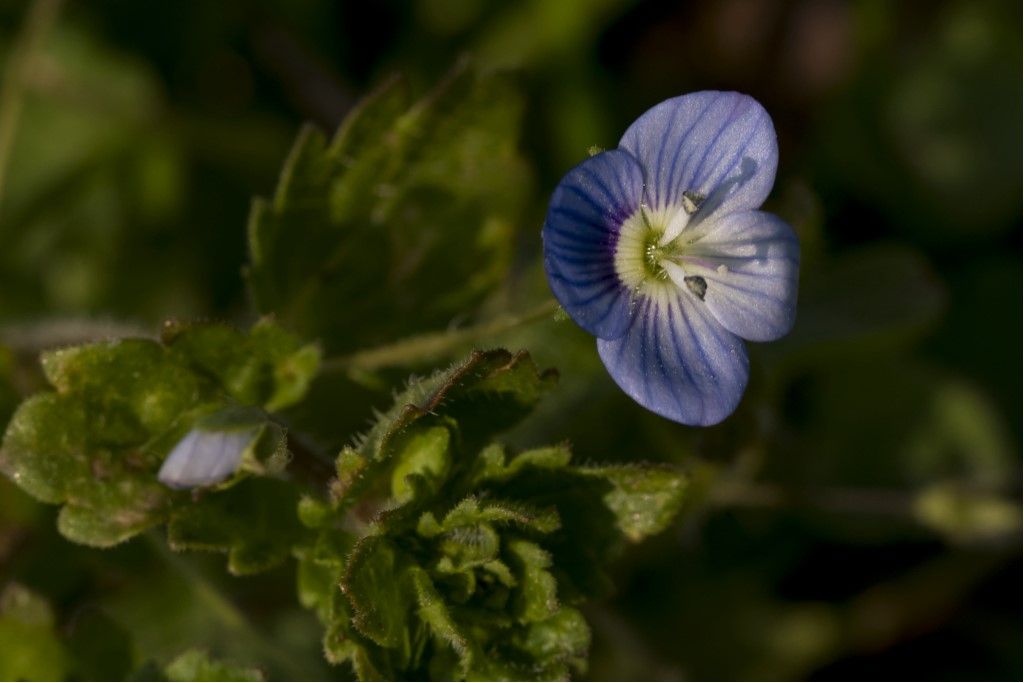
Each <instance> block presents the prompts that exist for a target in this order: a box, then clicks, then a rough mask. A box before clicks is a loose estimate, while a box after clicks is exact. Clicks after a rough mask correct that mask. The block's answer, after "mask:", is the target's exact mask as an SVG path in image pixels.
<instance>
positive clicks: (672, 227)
mask: <svg viewBox="0 0 1024 683" xmlns="http://www.w3.org/2000/svg"><path fill="white" fill-rule="evenodd" d="M689 223H690V214H688V213H686V211H676V215H674V216H672V220H670V221H669V222H668V225H666V226H665V232H663V233H661V239H659V240H658V246H661V247H663V246H665V245H666V244H670V243H672V241H673V240H675V238H677V237H679V235H681V234H682V232H683V230H685V229H686V226H687V225H689Z"/></svg>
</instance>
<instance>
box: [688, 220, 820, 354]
mask: <svg viewBox="0 0 1024 683" xmlns="http://www.w3.org/2000/svg"><path fill="white" fill-rule="evenodd" d="M682 265H683V267H684V268H685V270H686V272H687V274H688V275H691V276H699V277H703V278H704V280H705V282H706V283H707V291H706V294H705V297H704V302H705V303H706V304H707V307H708V309H709V310H710V311H711V313H712V315H714V316H715V318H716V319H717V320H718V321H719V322H720V323H722V325H723V326H724V327H725V329H727V330H729V331H730V332H732V333H733V334H736V335H738V336H740V337H743V338H744V339H749V340H750V341H772V340H773V339H778V338H779V337H781V336H783V335H785V334H786V333H788V332H789V331H790V329H792V327H793V321H794V320H795V319H796V292H797V280H798V278H799V274H800V243H799V242H798V241H797V238H796V234H795V233H794V232H793V230H792V228H790V227H789V226H788V225H787V224H786V223H785V222H783V221H782V220H781V219H780V218H778V217H776V216H773V215H772V214H770V213H764V212H762V211H745V212H742V213H734V214H730V215H728V216H723V217H721V218H720V219H718V220H717V221H715V224H714V227H713V228H712V229H711V231H710V232H708V233H707V234H706V235H705V236H703V237H701V239H700V240H699V241H697V242H695V243H694V244H692V245H690V247H689V249H688V256H687V258H685V259H684V260H683V262H682Z"/></svg>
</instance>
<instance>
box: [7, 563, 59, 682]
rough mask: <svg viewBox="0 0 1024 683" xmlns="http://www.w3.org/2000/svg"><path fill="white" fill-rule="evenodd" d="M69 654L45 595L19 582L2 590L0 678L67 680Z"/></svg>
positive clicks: (8, 679) (14, 679) (10, 679)
mask: <svg viewBox="0 0 1024 683" xmlns="http://www.w3.org/2000/svg"><path fill="white" fill-rule="evenodd" d="M68 665H69V656H68V653H67V651H66V650H65V648H64V646H63V644H62V643H61V641H60V638H59V636H58V634H57V631H56V626H55V623H54V617H53V612H52V611H51V610H50V606H49V605H48V604H47V603H46V601H45V600H43V599H42V598H41V597H39V596H38V595H36V594H35V593H33V592H32V591H30V590H29V589H27V588H25V587H24V586H22V585H20V584H16V583H10V584H8V585H7V586H6V587H4V589H3V591H2V592H0V679H3V680H7V681H17V680H28V681H46V680H51V681H59V680H63V679H64V678H65V676H66V672H67V669H68Z"/></svg>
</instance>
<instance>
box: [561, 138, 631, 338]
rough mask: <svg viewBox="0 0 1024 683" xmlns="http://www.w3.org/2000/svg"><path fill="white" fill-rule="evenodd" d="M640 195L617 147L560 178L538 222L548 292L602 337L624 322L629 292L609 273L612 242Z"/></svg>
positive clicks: (620, 329) (628, 160)
mask: <svg viewBox="0 0 1024 683" xmlns="http://www.w3.org/2000/svg"><path fill="white" fill-rule="evenodd" d="M642 194H643V170H642V169H641V168H640V165H639V164H638V163H637V161H636V159H634V158H633V157H632V156H631V155H630V154H628V153H627V152H623V151H622V150H618V149H615V150H610V151H607V152H602V153H600V154H597V155H595V156H593V157H591V158H589V159H587V160H586V161H584V162H583V163H581V164H580V165H578V166H576V167H575V168H574V169H572V170H571V171H569V172H568V173H567V174H566V175H565V177H564V178H562V182H560V183H559V184H558V187H557V188H556V189H555V192H554V194H553V195H552V196H551V204H550V206H549V208H548V215H547V218H546V220H545V221H544V229H543V230H542V232H541V235H542V237H543V239H544V268H545V270H546V271H547V275H548V284H549V285H550V286H551V291H552V292H554V295H555V298H556V299H558V302H559V303H560V304H561V305H562V307H563V308H564V309H565V310H566V312H567V313H568V314H569V316H570V317H572V319H573V320H575V321H576V323H577V324H578V325H579V326H580V327H582V328H583V329H585V330H586V331H587V332H589V333H591V334H593V335H594V336H596V337H600V338H602V339H614V338H616V337H619V336H622V334H624V333H625V331H626V326H627V325H628V324H629V297H630V293H629V290H628V288H627V287H626V286H625V285H623V283H622V282H621V280H620V279H619V277H618V275H617V274H616V272H615V244H616V242H617V241H618V236H619V228H620V227H621V226H622V223H623V221H625V220H626V219H627V218H629V217H630V216H631V215H632V214H633V213H635V212H636V211H637V209H638V208H639V206H640V199H641V197H642Z"/></svg>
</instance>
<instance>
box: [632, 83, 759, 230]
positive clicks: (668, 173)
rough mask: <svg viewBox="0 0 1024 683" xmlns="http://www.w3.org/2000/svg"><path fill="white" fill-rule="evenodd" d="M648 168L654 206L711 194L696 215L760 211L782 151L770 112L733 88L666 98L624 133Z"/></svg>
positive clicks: (649, 190) (649, 199)
mask: <svg viewBox="0 0 1024 683" xmlns="http://www.w3.org/2000/svg"><path fill="white" fill-rule="evenodd" d="M619 147H620V148H622V149H625V150H626V151H628V152H630V153H631V154H632V155H633V156H634V157H636V159H637V160H638V161H639V162H640V165H641V166H643V168H644V170H645V172H646V173H647V176H646V177H647V189H646V193H647V194H646V197H647V201H648V202H649V203H650V204H651V206H652V207H653V208H656V209H660V208H665V207H670V206H678V205H679V203H680V202H681V198H682V195H683V193H684V192H686V191H693V192H697V193H699V194H702V195H704V196H705V197H706V198H707V199H706V202H705V205H704V207H702V209H701V210H700V212H699V214H698V216H701V217H707V216H709V215H710V214H712V213H714V214H718V215H722V214H726V213H731V212H733V211H742V210H749V209H756V208H758V207H759V206H761V204H762V203H763V202H764V200H765V197H767V196H768V193H769V192H770V191H771V189H772V183H774V182H775V169H776V166H777V165H778V159H779V153H778V146H777V143H776V140H775V129H774V127H773V126H772V121H771V118H770V117H769V116H768V112H766V111H765V110H764V107H762V106H761V105H760V104H758V102H757V101H756V100H754V99H753V98H751V97H749V96H747V95H742V94H740V93H735V92H713V91H705V92H697V93H692V94H689V95H682V96H681V97H674V98H672V99H670V100H665V101H664V102H662V103H661V104H658V105H656V106H654V107H652V108H651V109H649V110H648V111H647V112H645V113H644V114H643V116H641V117H640V118H638V119H637V120H636V121H634V122H633V125H631V126H630V127H629V129H628V130H627V131H626V132H625V134H624V135H623V136H622V140H621V141H620V142H619Z"/></svg>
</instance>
